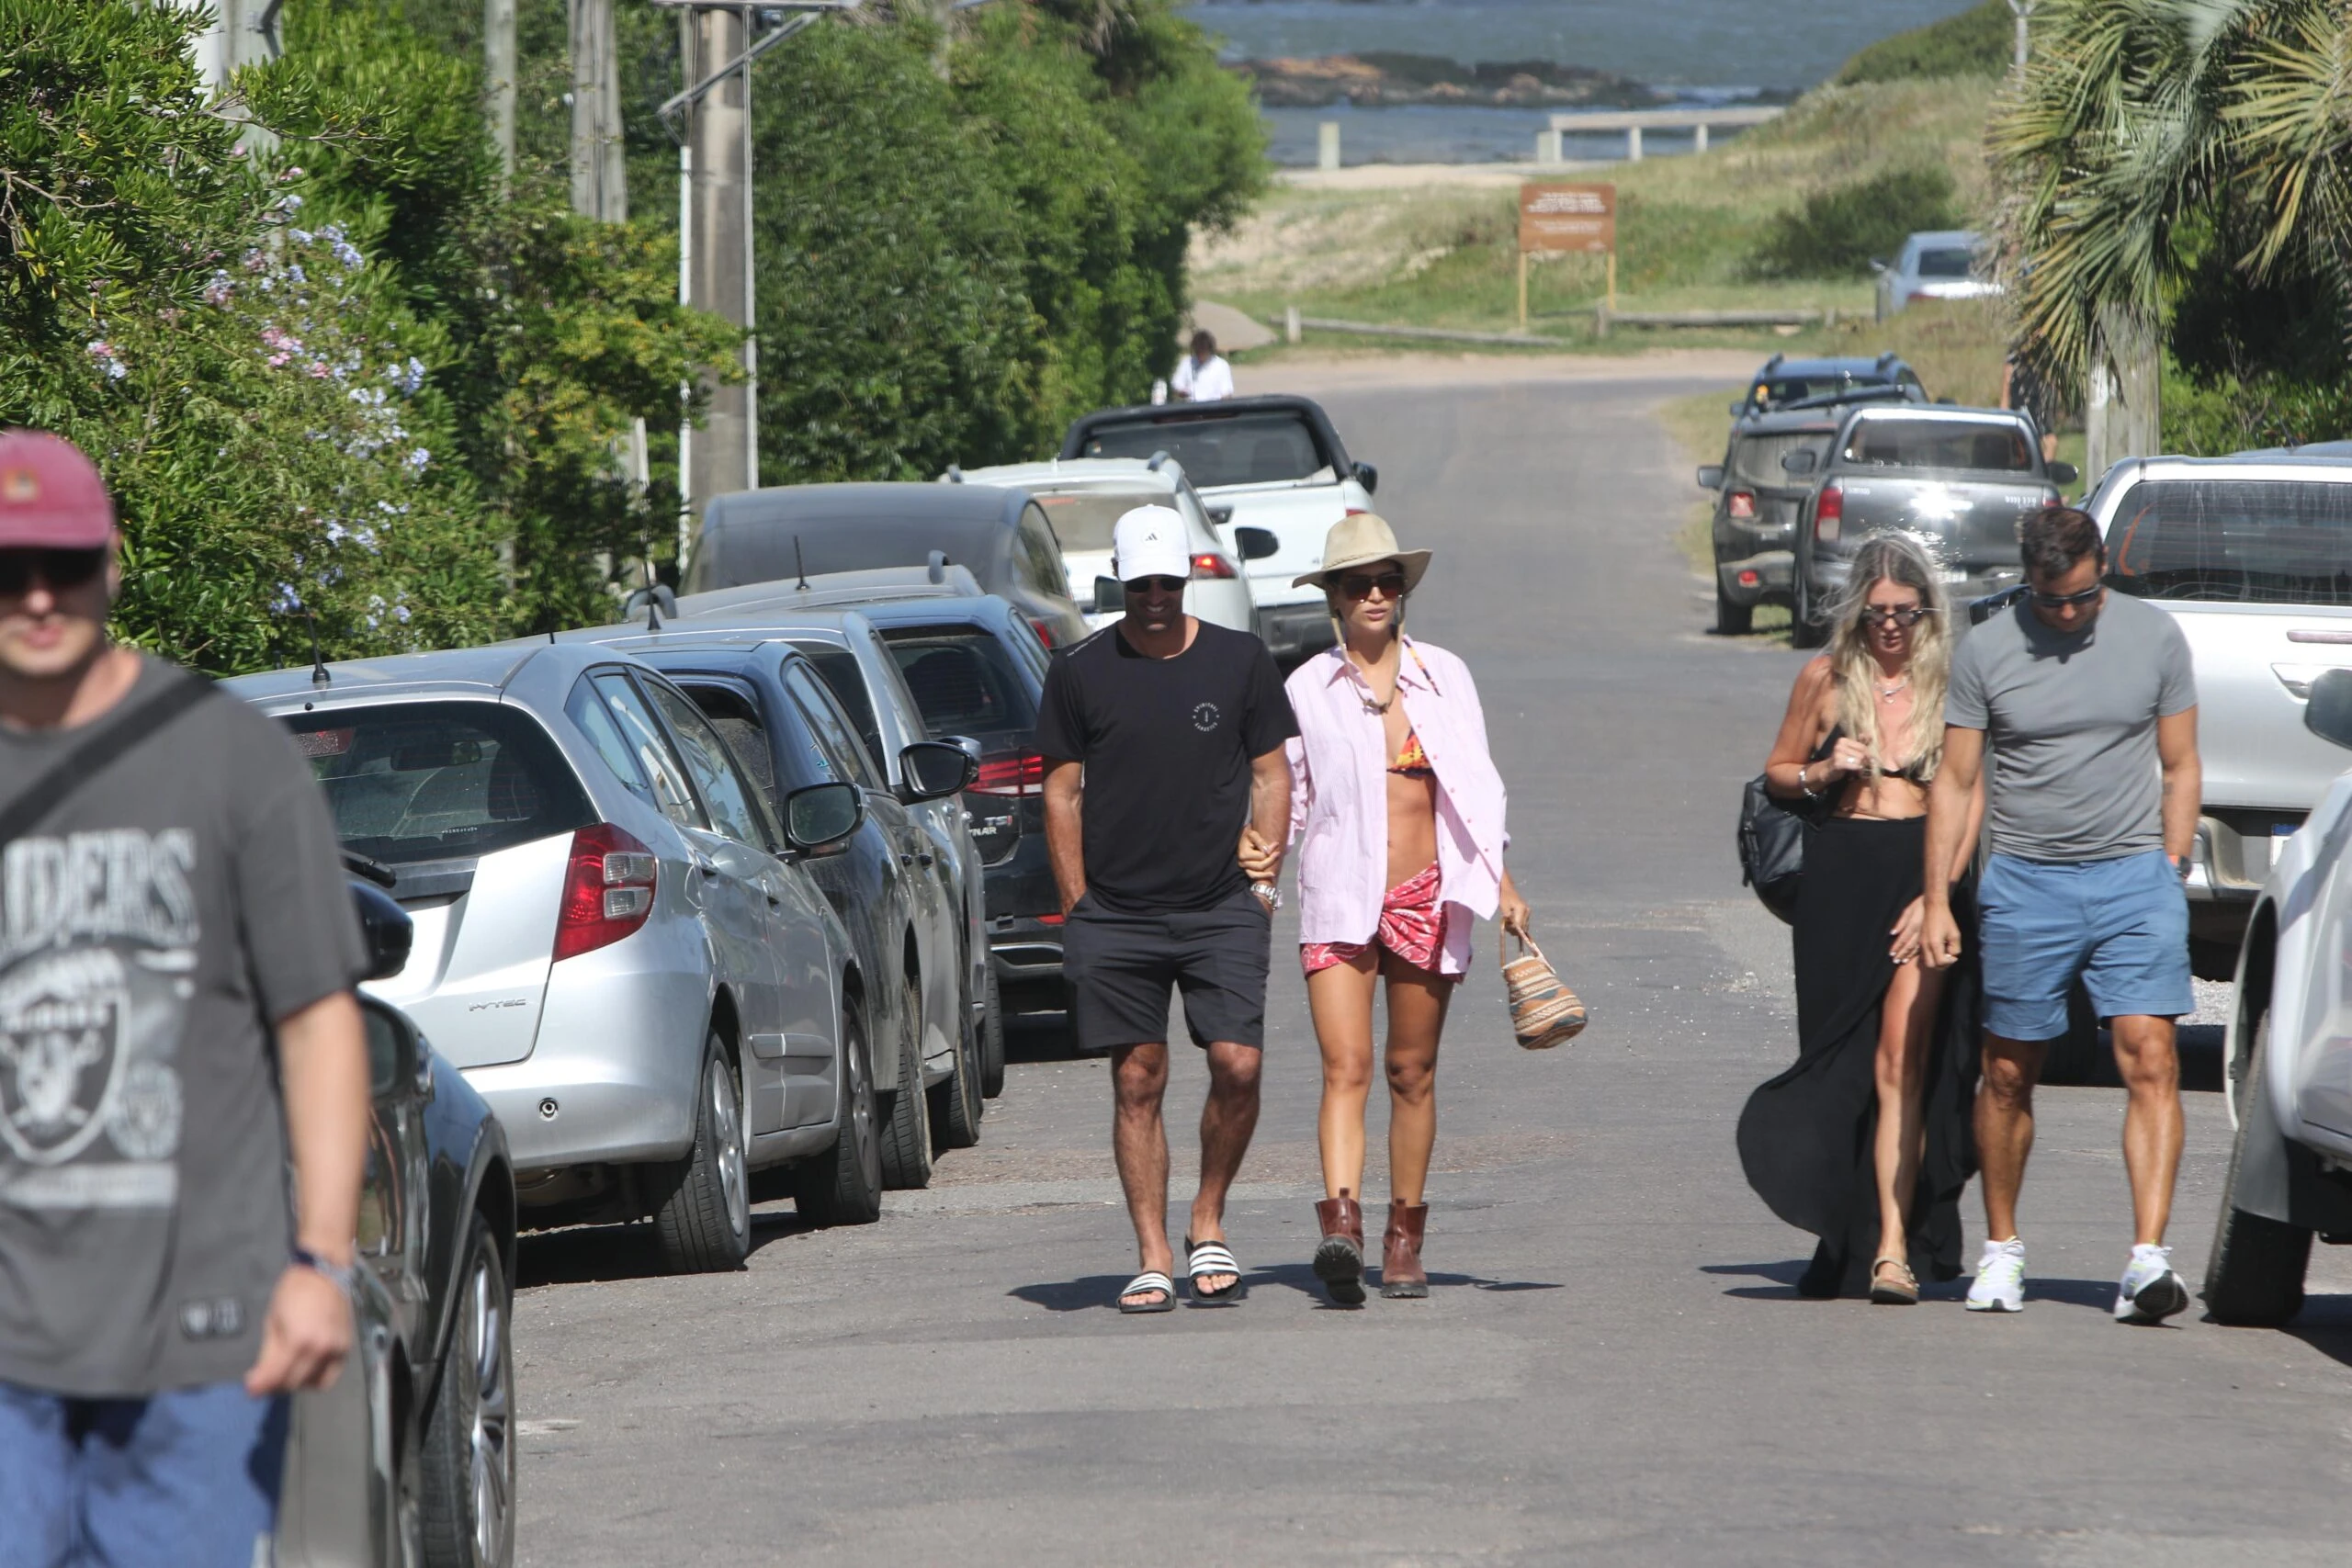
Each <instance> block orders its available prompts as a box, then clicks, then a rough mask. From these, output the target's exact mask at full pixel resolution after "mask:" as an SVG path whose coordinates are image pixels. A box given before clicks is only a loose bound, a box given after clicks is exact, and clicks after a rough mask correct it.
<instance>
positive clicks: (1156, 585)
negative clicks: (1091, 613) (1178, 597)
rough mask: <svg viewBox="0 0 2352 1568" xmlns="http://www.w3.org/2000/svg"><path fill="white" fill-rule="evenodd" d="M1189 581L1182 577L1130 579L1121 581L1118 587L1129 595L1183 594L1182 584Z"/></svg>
mask: <svg viewBox="0 0 2352 1568" xmlns="http://www.w3.org/2000/svg"><path fill="white" fill-rule="evenodd" d="M1188 581H1191V579H1189V578H1182V577H1167V576H1158V577H1130V578H1128V579H1126V580H1125V581H1122V582H1121V583H1120V584H1119V586H1120V587H1122V588H1124V589H1125V590H1126V591H1127V592H1130V593H1150V592H1160V593H1182V592H1184V584H1185V583H1186V582H1188Z"/></svg>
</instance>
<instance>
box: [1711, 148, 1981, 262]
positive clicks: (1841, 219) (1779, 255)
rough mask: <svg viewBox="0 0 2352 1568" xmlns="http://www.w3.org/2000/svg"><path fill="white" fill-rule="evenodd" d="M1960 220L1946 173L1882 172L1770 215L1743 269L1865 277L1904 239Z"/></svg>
mask: <svg viewBox="0 0 2352 1568" xmlns="http://www.w3.org/2000/svg"><path fill="white" fill-rule="evenodd" d="M1960 222H1961V218H1960V213H1959V211H1958V209H1957V207H1956V205H1955V203H1954V201H1953V186H1952V178H1951V172H1950V171H1948V170H1946V169H1943V168H1941V167H1939V166H1937V165H1934V164H1928V165H1924V166H1922V167H1919V168H1916V169H1890V170H1888V171H1887V172H1886V173H1884V174H1883V175H1871V177H1870V178H1868V179H1862V180H1856V181H1853V182H1852V183H1850V184H1848V185H1842V186H1835V187H1833V188H1831V189H1829V190H1825V191H1816V192H1815V193H1814V194H1813V195H1812V196H1809V197H1805V199H1804V206H1803V207H1801V208H1798V209H1796V210H1794V211H1792V212H1782V213H1780V214H1778V215H1776V216H1775V217H1774V218H1773V219H1772V220H1771V221H1770V223H1769V224H1768V225H1767V226H1766V228H1765V231H1764V237H1763V239H1762V240H1761V241H1760V242H1758V245H1757V248H1756V253H1755V255H1754V257H1753V258H1752V261H1751V263H1750V270H1751V272H1752V273H1753V274H1754V276H1758V277H1832V278H1834V277H1867V276H1870V264H1871V261H1872V259H1874V258H1875V259H1877V260H1881V261H1885V260H1889V259H1892V258H1893V256H1894V253H1895V252H1896V251H1898V250H1900V249H1901V248H1902V246H1903V242H1904V240H1905V237H1906V236H1908V235H1911V234H1914V233H1917V232H1918V231H1922V230H1931V229H1952V228H1957V227H1958V226H1959V225H1960Z"/></svg>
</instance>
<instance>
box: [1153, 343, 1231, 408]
mask: <svg viewBox="0 0 2352 1568" xmlns="http://www.w3.org/2000/svg"><path fill="white" fill-rule="evenodd" d="M1168 385H1169V388H1170V390H1172V391H1173V392H1174V393H1175V394H1176V396H1177V397H1178V398H1179V399H1180V400H1182V401H1184V402H1188V403H1213V402H1216V401H1217V400H1220V399H1223V398H1229V397H1231V396H1233V367H1232V366H1230V365H1228V364H1227V363H1226V362H1225V356H1224V355H1221V354H1219V353H1218V352H1217V351H1216V338H1215V337H1214V336H1212V335H1211V334H1210V333H1205V332H1198V333H1193V352H1192V353H1190V354H1188V355H1185V356H1184V357H1183V358H1182V359H1180V360H1178V361H1177V362H1176V374H1175V375H1174V376H1172V377H1170V378H1169V382H1168Z"/></svg>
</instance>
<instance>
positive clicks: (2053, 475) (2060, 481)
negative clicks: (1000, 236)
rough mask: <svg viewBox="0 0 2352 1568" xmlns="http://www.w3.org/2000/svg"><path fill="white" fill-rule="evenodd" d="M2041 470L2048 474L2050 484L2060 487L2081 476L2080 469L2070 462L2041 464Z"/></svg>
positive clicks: (2071, 482)
mask: <svg viewBox="0 0 2352 1568" xmlns="http://www.w3.org/2000/svg"><path fill="white" fill-rule="evenodd" d="M2042 471H2043V472H2045V473H2047V474H2048V475H2049V476H2050V482H2051V483H2052V484H2054V485H2057V486H2059V487H2061V488H2062V489H2063V488H2064V487H2065V486H2067V485H2070V484H2073V483H2074V482H2075V480H2076V479H2081V478H2082V477H2083V471H2082V469H2080V468H2076V467H2075V465H2074V464H2072V463H2046V464H2044V465H2042Z"/></svg>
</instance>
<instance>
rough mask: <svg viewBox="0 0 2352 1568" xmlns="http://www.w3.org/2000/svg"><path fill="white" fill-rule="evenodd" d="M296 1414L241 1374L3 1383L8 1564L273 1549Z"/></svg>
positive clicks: (106, 1563) (0, 1549) (2, 1560)
mask: <svg viewBox="0 0 2352 1568" xmlns="http://www.w3.org/2000/svg"><path fill="white" fill-rule="evenodd" d="M351 1375H352V1374H351V1372H350V1371H348V1370H346V1371H345V1373H344V1376H345V1377H349V1376H351ZM287 1423H288V1404H287V1401H286V1400H285V1399H284V1398H282V1397H263V1398H260V1399H255V1398H254V1397H253V1396H252V1395H251V1394H248V1393H246V1392H245V1391H244V1389H243V1386H242V1385H240V1384H237V1383H233V1382H224V1383H209V1384H206V1385H204V1386H202V1387H199V1388H182V1389H174V1390H172V1391H171V1392H169V1393H158V1394H153V1395H150V1396H149V1397H147V1398H143V1399H77V1398H74V1397H72V1396H70V1395H66V1394H58V1393H40V1392H39V1391H37V1390H34V1389H28V1388H22V1387H19V1386H17V1384H15V1383H9V1382H0V1568H60V1565H61V1564H62V1565H63V1568H145V1565H147V1564H151V1563H170V1564H172V1568H252V1565H253V1564H254V1563H255V1562H266V1561H268V1557H269V1552H268V1550H267V1548H266V1545H262V1546H257V1545H256V1544H255V1543H256V1542H266V1540H268V1538H269V1535H270V1532H271V1531H272V1530H273V1529H276V1528H277V1490H278V1479H279V1472H280V1471H281V1470H282V1469H283V1468H284V1464H285V1454H286V1432H287Z"/></svg>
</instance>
